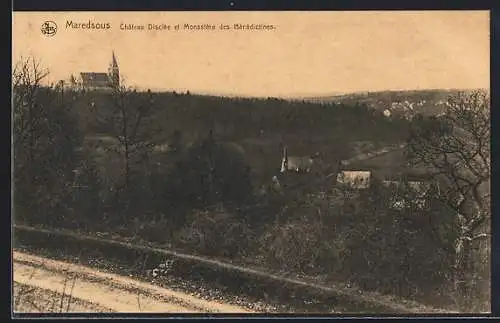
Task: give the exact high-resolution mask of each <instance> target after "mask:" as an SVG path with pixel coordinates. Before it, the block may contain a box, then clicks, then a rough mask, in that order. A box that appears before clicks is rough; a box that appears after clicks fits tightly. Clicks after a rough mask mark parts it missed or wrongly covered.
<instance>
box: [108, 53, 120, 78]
mask: <svg viewBox="0 0 500 323" xmlns="http://www.w3.org/2000/svg"><path fill="white" fill-rule="evenodd" d="M108 76H109V80H110V82H111V85H112V86H113V87H115V86H120V69H119V68H118V62H117V61H116V57H115V52H114V51H113V52H112V58H111V64H109V68H108Z"/></svg>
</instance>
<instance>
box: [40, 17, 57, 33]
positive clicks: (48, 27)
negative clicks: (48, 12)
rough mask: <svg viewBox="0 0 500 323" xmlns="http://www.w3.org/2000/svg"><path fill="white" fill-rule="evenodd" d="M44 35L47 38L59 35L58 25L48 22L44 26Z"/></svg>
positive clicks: (42, 29)
mask: <svg viewBox="0 0 500 323" xmlns="http://www.w3.org/2000/svg"><path fill="white" fill-rule="evenodd" d="M41 31H42V34H43V35H45V36H47V37H52V36H54V35H55V34H56V33H57V24H56V23H55V22H53V21H50V20H48V21H46V22H44V23H43V24H42V28H41Z"/></svg>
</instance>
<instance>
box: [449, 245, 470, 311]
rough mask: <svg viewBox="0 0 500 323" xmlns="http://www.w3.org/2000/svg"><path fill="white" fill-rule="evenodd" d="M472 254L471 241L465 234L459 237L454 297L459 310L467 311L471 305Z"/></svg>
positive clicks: (456, 251) (456, 248)
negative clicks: (465, 237)
mask: <svg viewBox="0 0 500 323" xmlns="http://www.w3.org/2000/svg"><path fill="white" fill-rule="evenodd" d="M470 256H471V243H470V241H468V240H466V239H464V237H463V236H460V237H458V238H457V242H456V243H455V265H454V277H453V284H454V294H455V295H454V297H455V300H456V304H457V306H458V310H459V311H461V312H467V311H468V310H469V309H470V307H471V302H470V301H471V299H470V298H471V297H470V296H471V295H470V287H471V286H470V283H471V281H470Z"/></svg>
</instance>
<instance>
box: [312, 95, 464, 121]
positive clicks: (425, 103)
mask: <svg viewBox="0 0 500 323" xmlns="http://www.w3.org/2000/svg"><path fill="white" fill-rule="evenodd" d="M459 91H462V90H455V89H453V90H445V89H432V90H411V91H382V92H357V93H349V94H342V95H332V96H322V97H309V98H305V100H306V101H308V102H317V103H318V102H320V103H326V102H333V103H344V104H348V105H350V104H356V103H358V104H365V105H367V106H368V107H370V108H372V109H375V110H377V111H384V110H385V109H389V110H391V111H392V112H393V114H394V113H395V114H398V113H400V114H401V113H404V112H405V110H406V109H407V108H410V109H411V110H413V113H420V114H422V115H426V116H431V115H437V114H440V113H442V112H443V111H444V108H445V107H446V100H447V98H448V97H449V96H450V95H453V94H456V93H457V92H459ZM405 108H406V109H405Z"/></svg>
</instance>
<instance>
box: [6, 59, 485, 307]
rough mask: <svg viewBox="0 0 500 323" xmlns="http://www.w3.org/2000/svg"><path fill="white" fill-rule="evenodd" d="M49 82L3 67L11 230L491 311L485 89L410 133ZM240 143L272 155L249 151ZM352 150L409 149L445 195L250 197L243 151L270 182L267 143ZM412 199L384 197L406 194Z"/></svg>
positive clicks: (355, 110) (295, 110)
mask: <svg viewBox="0 0 500 323" xmlns="http://www.w3.org/2000/svg"><path fill="white" fill-rule="evenodd" d="M46 76H47V71H46V70H45V69H43V67H41V66H39V65H38V63H37V61H36V60H34V59H32V58H29V59H25V60H21V61H20V62H18V64H17V65H16V67H15V69H14V71H13V120H12V121H13V138H14V149H13V153H14V183H13V184H14V219H15V222H16V223H24V224H29V225H41V226H45V227H49V228H50V227H52V228H69V229H78V230H86V231H89V232H94V231H101V232H102V231H107V232H112V233H116V234H119V235H122V236H136V237H140V238H141V239H143V240H146V241H150V242H155V243H158V244H164V243H167V242H168V243H171V244H172V245H174V246H176V247H178V248H183V249H186V250H189V251H190V252H194V253H200V254H205V255H210V256H214V257H222V258H224V257H225V258H231V259H233V260H237V259H245V260H247V261H248V260H249V259H250V260H252V261H253V262H254V263H256V264H259V265H262V266H267V267H268V268H270V269H273V270H285V269H286V270H287V271H294V272H297V273H305V274H309V275H327V276H328V277H330V278H331V279H334V280H342V281H349V282H351V283H352V284H355V285H357V286H359V287H360V288H362V289H366V290H376V291H379V292H383V293H390V294H394V295H399V296H402V297H409V298H414V299H418V300H421V301H426V302H429V303H431V304H438V305H440V306H446V307H449V308H453V309H459V310H463V311H468V310H484V308H485V306H486V308H488V305H487V302H488V301H489V294H488V293H489V285H488V284H489V272H488V270H489V269H488V268H489V263H488V261H489V258H488V257H489V252H484V250H478V248H477V246H476V244H475V243H479V242H480V241H487V237H489V231H488V230H487V229H486V228H488V223H489V217H490V211H489V196H486V195H485V194H483V193H484V192H483V191H481V189H480V188H481V187H482V186H481V185H482V184H484V183H485V182H486V181H489V176H490V175H489V172H490V169H489V167H490V166H489V165H490V160H489V158H490V157H489V136H490V134H489V126H487V125H488V122H489V101H488V100H487V97H486V94H484V93H483V92H474V93H472V94H463V95H461V96H456V97H452V98H450V101H449V102H450V105H451V107H452V108H451V109H450V110H449V112H448V113H447V114H446V115H445V117H444V118H443V119H439V120H437V119H425V118H417V119H416V120H415V121H414V122H412V123H411V124H410V123H409V122H408V121H405V120H399V119H391V120H389V119H387V118H384V117H383V116H382V115H381V114H380V113H379V112H375V111H371V110H369V109H368V108H366V107H365V106H362V105H354V106H344V105H322V104H312V103H306V102H290V101H285V100H278V99H271V98H270V99H267V100H264V99H262V100H258V99H243V98H242V99H229V98H219V97H204V96H196V95H191V94H190V95H187V94H182V95H179V94H174V93H151V92H149V91H148V92H140V93H139V92H134V91H131V90H129V89H127V88H125V87H123V86H122V87H119V88H115V89H114V90H113V93H108V94H103V93H82V92H79V93H77V92H74V91H72V90H68V89H64V88H62V87H48V86H43V84H44V82H43V81H44V79H45V78H46ZM91 137H92V138H97V139H96V142H97V143H94V142H93V141H91V140H90V139H89V138H91ZM276 138H278V139H276ZM311 138H312V139H311ZM314 138H316V139H317V140H314ZM248 139H252V140H257V139H258V140H260V141H261V142H262V143H263V146H264V147H265V146H266V145H268V146H270V148H269V149H268V150H266V149H262V151H261V153H260V155H258V150H252V148H251V147H249V146H248V145H247V146H245V140H248ZM359 140H372V141H380V142H382V143H394V142H402V141H405V140H406V141H408V147H409V148H408V149H409V151H408V156H409V157H408V158H410V159H411V160H412V161H413V162H414V163H415V165H416V164H424V165H425V166H426V167H427V166H428V167H429V169H430V171H432V172H435V176H436V178H443V180H442V182H444V183H447V185H446V186H445V187H447V188H448V189H447V190H442V189H440V190H439V191H435V192H434V193H431V194H428V195H427V196H428V198H427V201H426V204H425V207H423V208H416V207H414V206H411V207H406V208H403V209H400V210H394V209H393V208H391V207H390V201H391V200H392V199H393V198H394V195H395V194H396V193H395V192H394V191H392V190H391V189H390V188H386V187H383V186H382V185H380V183H378V182H377V181H374V183H373V185H372V186H371V188H370V189H368V190H366V191H353V190H348V189H344V188H340V187H335V186H334V185H330V184H329V183H327V182H326V179H325V180H323V179H322V177H321V175H320V176H319V177H316V178H315V179H314V181H308V180H303V182H302V184H301V185H295V186H289V187H285V188H283V187H282V188H276V187H273V186H272V185H269V187H268V188H267V189H266V190H265V193H262V194H261V193H258V190H257V188H256V187H255V181H254V180H253V179H254V177H255V176H257V175H256V173H258V171H256V169H255V166H254V165H255V161H254V160H252V156H249V155H257V157H255V156H253V158H255V159H257V158H261V159H266V158H267V159H268V160H269V162H268V163H267V164H266V163H262V164H261V166H262V167H263V168H266V167H267V168H271V170H270V171H269V174H276V173H277V171H276V169H275V168H279V159H280V157H281V156H280V149H281V147H280V144H281V145H282V144H286V145H287V146H288V147H294V145H296V149H297V150H299V149H300V147H299V146H300V143H301V142H305V143H306V144H305V146H307V147H306V148H308V149H311V150H313V151H322V152H325V151H329V150H335V151H337V152H340V151H343V150H346V147H345V146H348V145H349V143H350V142H351V141H359ZM229 141H230V142H233V143H236V144H241V146H243V147H244V149H243V150H241V149H240V150H239V149H236V148H235V147H236V146H237V145H236V146H235V145H229V144H228V142H229ZM165 142H166V143H167V149H165V150H164V151H161V152H158V151H156V150H155V147H156V146H158V145H159V144H163V143H165ZM452 148H453V149H452ZM304 151H307V150H304ZM468 151H471V153H470V154H469V153H468ZM464 165H465V167H464ZM464 169H465V171H464ZM273 172H274V173H273ZM270 179H271V176H269V181H270ZM440 187H441V186H440ZM406 193H408V194H406ZM410 193H411V192H410V191H408V192H403V193H402V192H401V191H398V193H397V194H402V196H405V198H407V199H408V200H411V199H412V197H411V194H410ZM488 193H489V190H488ZM485 238H486V240H485ZM481 246H484V244H482V245H481ZM481 248H483V249H484V248H485V247H481ZM487 248H489V247H488V246H487ZM476 254H480V255H482V256H480V257H479V258H478V257H477V256H475V255H476ZM478 259H479V260H480V261H482V262H483V263H482V264H481V265H479V260H478ZM472 261H475V262H474V264H475V265H473V266H472V265H471V263H472ZM463 282H465V283H463ZM485 284H486V285H488V287H487V288H486V287H485V286H486V285H485ZM485 288H486V289H485ZM436 290H440V291H441V292H440V293H436ZM486 290H488V293H486V292H485V291H486ZM485 304H486V305H485Z"/></svg>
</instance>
